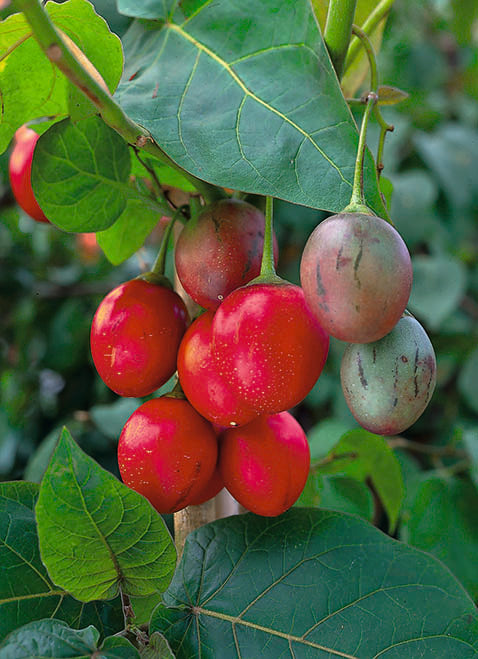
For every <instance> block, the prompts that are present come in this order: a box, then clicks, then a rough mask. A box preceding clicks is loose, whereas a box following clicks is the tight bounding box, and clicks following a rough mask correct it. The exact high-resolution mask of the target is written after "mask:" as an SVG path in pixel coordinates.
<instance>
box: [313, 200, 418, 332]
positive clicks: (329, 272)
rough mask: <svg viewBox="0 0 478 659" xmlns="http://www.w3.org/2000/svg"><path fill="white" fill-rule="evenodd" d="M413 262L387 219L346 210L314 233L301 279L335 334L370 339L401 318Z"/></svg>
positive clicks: (327, 327) (315, 309)
mask: <svg viewBox="0 0 478 659" xmlns="http://www.w3.org/2000/svg"><path fill="white" fill-rule="evenodd" d="M412 276H413V275H412V264H411V260H410V254H409V252H408V249H407V247H406V245H405V243H404V242H403V240H402V238H401V237H400V235H399V233H398V232H397V231H396V230H395V229H394V228H393V227H392V226H391V225H390V224H388V222H385V220H382V219H381V218H379V217H376V216H374V215H366V214H363V213H340V214H339V215H333V216H332V217H329V218H328V219H327V220H325V221H324V222H321V223H320V224H319V225H318V226H317V227H316V228H315V229H314V231H313V232H312V234H311V235H310V237H309V239H308V241H307V243H306V245H305V248H304V251H303V254H302V260H301V265H300V280H301V284H302V288H303V289H304V294H305V297H306V300H307V303H308V304H309V306H310V308H311V309H312V311H313V312H314V313H315V314H316V316H317V318H318V319H319V321H320V323H321V324H322V326H323V327H324V329H325V330H326V332H328V333H329V334H330V335H331V336H334V337H335V338H337V339H340V340H342V341H347V342H348V343H369V342H370V341H377V340H378V339H381V338H382V336H385V334H387V333H388V332H390V330H391V329H392V328H393V327H394V326H395V325H396V324H397V322H398V320H399V319H400V316H401V315H402V313H403V311H404V309H405V306H406V304H407V302H408V298H409V296H410V290H411V286H412Z"/></svg>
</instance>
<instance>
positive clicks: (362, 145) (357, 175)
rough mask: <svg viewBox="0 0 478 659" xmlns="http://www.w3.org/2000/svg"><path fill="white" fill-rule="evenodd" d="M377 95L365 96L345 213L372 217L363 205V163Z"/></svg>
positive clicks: (372, 93)
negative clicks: (351, 183) (350, 190)
mask: <svg viewBox="0 0 478 659" xmlns="http://www.w3.org/2000/svg"><path fill="white" fill-rule="evenodd" d="M377 98H378V97H377V94H376V93H375V92H369V94H368V95H367V105H366V106H365V112H364V115H363V119H362V125H361V127H360V135H359V143H358V148H357V158H356V160H355V171H354V182H353V188H352V196H351V198H350V203H349V204H348V206H346V207H345V208H344V211H345V212H350V213H365V214H367V215H373V213H372V211H371V210H370V209H369V208H368V206H367V204H366V203H365V197H364V171H363V161H364V156H365V149H366V146H367V139H366V138H367V127H368V122H369V119H370V115H371V113H372V110H373V107H374V105H375V104H376V102H377Z"/></svg>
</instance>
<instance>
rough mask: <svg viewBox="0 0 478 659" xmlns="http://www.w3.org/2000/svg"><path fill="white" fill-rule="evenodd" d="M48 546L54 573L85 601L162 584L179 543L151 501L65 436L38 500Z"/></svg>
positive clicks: (45, 553)
mask: <svg viewBox="0 0 478 659" xmlns="http://www.w3.org/2000/svg"><path fill="white" fill-rule="evenodd" d="M60 493H61V494H60ZM36 515H37V522H38V536H39V541H40V552H41V557H42V560H43V562H44V563H45V565H46V567H47V569H48V572H49V574H50V577H51V578H52V580H53V581H54V582H55V583H57V584H59V585H60V586H62V587H63V588H65V589H66V590H68V591H69V592H70V593H71V594H72V595H73V596H74V597H76V598H77V599H79V600H80V601H84V602H88V601H90V600H92V599H109V598H111V597H113V596H114V595H116V594H117V593H118V589H119V587H120V586H121V589H122V590H123V592H124V593H126V594H129V595H136V596H147V595H151V594H153V593H154V592H162V591H163V590H164V589H165V588H166V587H167V585H168V583H169V581H170V579H171V576H172V573H173V571H174V567H175V561H176V550H175V548H174V544H173V542H172V540H171V537H170V535H169V532H168V530H167V528H166V526H165V524H164V522H163V520H162V518H161V517H160V515H159V514H158V513H157V512H156V511H155V510H154V508H153V507H152V506H151V504H150V503H149V502H148V501H146V499H144V497H142V496H141V495H140V494H137V493H136V492H134V491H133V490H130V489H129V488H128V487H126V485H123V484H122V483H120V482H119V481H118V480H117V479H116V478H115V477H114V476H113V475H112V474H110V473H109V472H107V471H106V470H104V469H102V468H101V467H100V466H99V465H98V464H97V463H96V462H95V461H94V460H93V459H92V458H90V457H89V456H87V455H86V454H85V453H83V451H82V450H81V449H80V448H79V447H78V446H77V444H76V443H75V442H74V441H73V439H72V437H71V435H70V434H69V432H68V431H67V430H66V428H65V429H64V430H63V433H62V435H61V437H60V440H59V443H58V446H57V448H56V450H55V452H54V454H53V456H52V459H51V462H50V465H49V467H48V469H47V471H46V473H45V476H44V478H43V481H42V484H41V488H40V495H39V497H38V503H37V506H36Z"/></svg>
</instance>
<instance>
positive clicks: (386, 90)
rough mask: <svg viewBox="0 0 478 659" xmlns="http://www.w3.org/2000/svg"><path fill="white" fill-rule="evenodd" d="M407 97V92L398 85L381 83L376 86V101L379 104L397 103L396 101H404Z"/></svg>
mask: <svg viewBox="0 0 478 659" xmlns="http://www.w3.org/2000/svg"><path fill="white" fill-rule="evenodd" d="M408 97H409V94H407V92H404V91H403V90H402V89H399V88H398V87H391V86H390V85H381V86H380V87H379V88H378V102H379V103H380V105H397V103H402V102H403V101H406V100H407V98H408Z"/></svg>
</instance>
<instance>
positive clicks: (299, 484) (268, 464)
mask: <svg viewBox="0 0 478 659" xmlns="http://www.w3.org/2000/svg"><path fill="white" fill-rule="evenodd" d="M309 467H310V450H309V444H308V442H307V437H306V435H305V433H304V431H303V430H302V428H301V426H300V425H299V423H298V422H297V421H296V420H295V419H294V417H293V416H291V415H290V414H289V413H288V412H281V413H280V414H274V415H272V416H261V417H259V418H258V419H255V420H254V421H252V422H251V423H249V424H247V426H243V427H242V428H232V429H230V430H226V431H225V432H224V434H223V438H222V442H221V446H220V451H219V469H220V471H221V475H222V477H223V479H224V484H225V486H226V488H227V489H228V490H229V492H230V493H231V494H232V496H233V497H234V498H235V499H236V500H237V501H238V502H239V503H240V504H241V505H243V506H244V508H247V510H250V511H251V512H253V513H256V514H257V515H264V516H266V517H273V516H275V515H280V514H281V513H283V512H285V511H286V510H287V509H288V508H290V507H291V506H292V504H293V503H294V502H295V501H297V499H298V498H299V496H300V494H301V492H302V490H303V489H304V485H305V482H306V480H307V476H308V474H309Z"/></svg>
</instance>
